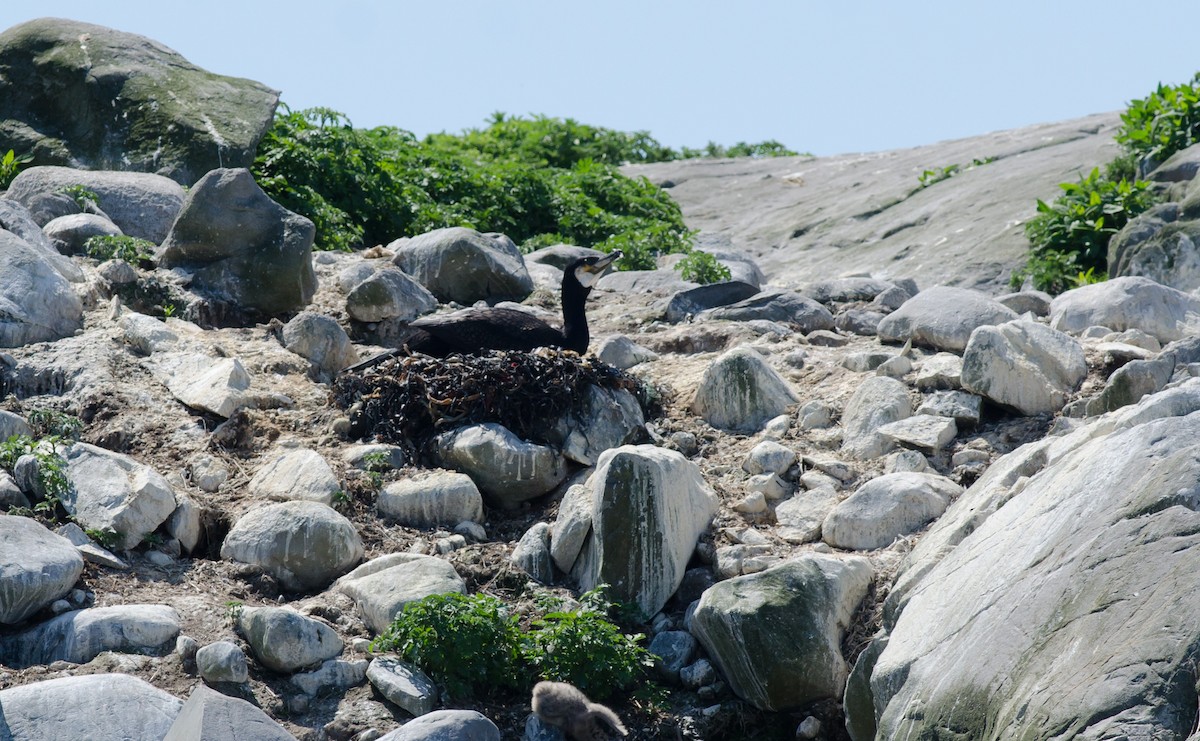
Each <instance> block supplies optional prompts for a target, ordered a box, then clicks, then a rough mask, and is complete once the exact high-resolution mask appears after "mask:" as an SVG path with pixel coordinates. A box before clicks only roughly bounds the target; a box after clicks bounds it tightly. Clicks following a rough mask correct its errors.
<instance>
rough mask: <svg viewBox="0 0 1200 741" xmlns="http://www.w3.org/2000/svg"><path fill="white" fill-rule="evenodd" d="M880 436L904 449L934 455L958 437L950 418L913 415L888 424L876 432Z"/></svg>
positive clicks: (956, 428) (955, 426) (956, 427)
mask: <svg viewBox="0 0 1200 741" xmlns="http://www.w3.org/2000/svg"><path fill="white" fill-rule="evenodd" d="M876 432H878V433H879V434H880V435H883V436H884V437H885V438H887V439H889V440H891V441H892V442H895V443H898V444H899V445H902V446H904V447H906V448H916V449H917V450H921V451H924V452H927V453H936V452H937V451H939V450H941V449H942V448H944V447H946V446H947V445H949V444H950V442H951V441H952V440H954V437H955V436H956V435H958V425H956V424H955V422H954V419H953V418H951V417H940V416H936V415H931V414H915V415H913V416H911V417H907V418H905V419H901V420H897V421H895V422H889V423H888V424H886V425H883V426H882V427H880V428H878V429H877V430H876Z"/></svg>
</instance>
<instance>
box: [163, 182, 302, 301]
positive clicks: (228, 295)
mask: <svg viewBox="0 0 1200 741" xmlns="http://www.w3.org/2000/svg"><path fill="white" fill-rule="evenodd" d="M314 234H315V228H314V227H313V223H312V222H311V221H309V220H308V219H306V218H304V217H303V216H300V215H298V214H294V213H292V212H291V211H288V210H287V209H286V208H284V207H283V206H280V205H279V204H278V203H275V202H274V201H272V200H271V199H270V198H269V197H268V196H267V194H266V193H264V192H263V190H262V188H260V187H258V183H256V182H254V176H253V175H251V174H250V171H249V170H246V169H226V168H221V169H216V170H213V171H212V172H210V173H208V174H207V175H205V176H204V177H203V178H201V179H200V181H199V182H197V183H196V184H195V186H193V187H192V189H191V190H190V191H188V195H187V199H186V200H185V201H184V203H183V208H182V210H181V211H180V212H179V217H178V218H177V219H176V220H175V224H174V225H173V226H172V227H171V232H170V233H169V234H168V235H167V238H166V240H165V241H164V242H163V243H162V247H161V248H160V250H159V253H158V264H159V265H160V266H161V267H165V268H182V269H184V270H186V271H187V272H188V273H190V274H191V276H192V282H191V284H190V286H191V288H192V289H193V290H196V291H199V292H201V293H204V294H206V295H208V296H210V297H212V298H214V299H216V300H218V301H222V302H228V303H229V304H232V305H233V306H234V307H237V308H239V309H243V310H248V311H251V312H258V313H261V314H266V315H274V314H283V313H287V312H293V311H299V310H301V309H303V308H304V307H305V306H307V305H308V303H309V302H310V301H311V300H312V297H313V293H314V292H315V291H316V288H317V277H316V274H315V273H314V272H313V266H312V244H313V236H314Z"/></svg>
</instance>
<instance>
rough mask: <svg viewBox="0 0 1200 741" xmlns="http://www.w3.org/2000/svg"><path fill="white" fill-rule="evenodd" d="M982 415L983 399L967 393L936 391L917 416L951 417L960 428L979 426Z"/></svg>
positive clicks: (924, 401)
mask: <svg viewBox="0 0 1200 741" xmlns="http://www.w3.org/2000/svg"><path fill="white" fill-rule="evenodd" d="M982 413H983V398H982V397H980V396H977V395H975V394H970V393H967V392H966V391H934V392H933V393H932V394H930V395H929V396H927V397H925V399H924V400H923V401H922V402H921V405H920V406H919V407H917V414H935V415H938V416H941V417H950V418H951V419H953V420H954V422H955V424H956V425H957V426H958V427H960V428H962V427H968V428H969V427H974V426H976V425H978V424H979V419H980V417H981V415H982Z"/></svg>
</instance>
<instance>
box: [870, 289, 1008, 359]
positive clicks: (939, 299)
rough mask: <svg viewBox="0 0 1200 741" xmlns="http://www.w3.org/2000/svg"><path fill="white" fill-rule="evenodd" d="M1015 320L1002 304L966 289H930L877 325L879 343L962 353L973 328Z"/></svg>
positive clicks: (913, 298) (907, 302) (914, 297)
mask: <svg viewBox="0 0 1200 741" xmlns="http://www.w3.org/2000/svg"><path fill="white" fill-rule="evenodd" d="M1016 318H1017V313H1016V312H1015V311H1013V310H1012V309H1010V308H1008V307H1007V306H1005V305H1004V304H1002V303H999V302H998V301H996V300H994V299H992V298H990V297H988V296H987V295H985V294H983V293H980V292H979V291H975V290H971V289H969V288H951V287H949V286H933V287H932V288H927V289H925V290H924V291H921V292H920V293H918V294H917V295H916V296H913V297H912V298H911V299H909V300H908V301H905V302H904V305H903V306H901V307H900V308H899V309H897V310H896V311H894V312H892V313H891V314H888V315H887V317H886V318H885V319H884V320H883V321H881V322H880V323H879V327H878V334H879V339H881V340H885V341H894V342H907V341H908V340H912V341H913V343H914V344H917V345H926V346H929V347H932V348H934V349H935V350H948V351H951V352H962V350H963V349H964V348H966V346H967V340H968V339H970V337H971V332H973V331H974V330H975V328H976V327H981V326H984V325H989V324H1001V323H1003V322H1007V321H1011V320H1013V319H1016Z"/></svg>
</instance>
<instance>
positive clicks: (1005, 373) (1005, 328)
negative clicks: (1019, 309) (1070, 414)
mask: <svg viewBox="0 0 1200 741" xmlns="http://www.w3.org/2000/svg"><path fill="white" fill-rule="evenodd" d="M1087 370H1088V369H1087V359H1086V358H1085V357H1084V355H1083V347H1082V346H1081V345H1080V344H1079V343H1078V342H1077V341H1076V340H1075V338H1073V337H1071V336H1070V335H1068V334H1065V333H1063V332H1059V331H1056V330H1053V329H1051V328H1050V327H1047V326H1046V325H1044V324H1038V323H1036V322H1026V321H1015V322H1005V323H1004V324H1000V325H996V326H984V327H979V328H978V329H976V330H975V331H974V332H972V333H971V339H970V340H969V341H968V343H967V349H966V351H965V352H964V353H963V369H962V385H963V388H964V389H966V390H967V391H970V392H972V393H976V394H979V395H980V396H985V397H987V398H988V399H991V400H992V401H994V402H996V403H997V404H1001V405H1003V406H1006V407H1010V408H1013V409H1016V410H1017V411H1018V412H1020V413H1021V414H1027V415H1033V414H1053V413H1054V412H1057V411H1058V410H1059V409H1062V408H1063V405H1064V404H1066V403H1067V398H1068V397H1069V395H1070V394H1071V393H1073V392H1074V391H1075V390H1076V389H1077V388H1079V384H1081V383H1083V379H1084V378H1086V377H1087Z"/></svg>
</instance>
